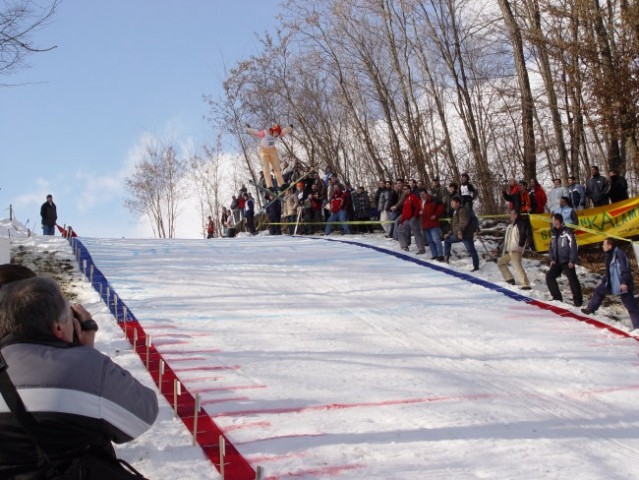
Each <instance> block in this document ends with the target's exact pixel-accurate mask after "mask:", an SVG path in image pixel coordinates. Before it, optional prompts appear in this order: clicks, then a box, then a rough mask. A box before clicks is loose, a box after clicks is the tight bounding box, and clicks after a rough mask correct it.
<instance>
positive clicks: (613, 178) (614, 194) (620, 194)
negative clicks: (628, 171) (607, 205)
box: [608, 170, 628, 203]
mask: <svg viewBox="0 0 639 480" xmlns="http://www.w3.org/2000/svg"><path fill="white" fill-rule="evenodd" d="M608 175H610V192H609V193H608V194H609V195H610V202H611V203H615V202H621V201H622V200H628V182H627V181H626V178H625V177H624V176H623V175H619V172H617V170H610V172H608Z"/></svg>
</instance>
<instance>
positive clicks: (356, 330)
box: [82, 236, 639, 480]
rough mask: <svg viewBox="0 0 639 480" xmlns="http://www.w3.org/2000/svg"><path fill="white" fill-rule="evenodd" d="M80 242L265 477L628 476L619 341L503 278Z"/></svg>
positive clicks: (352, 257)
mask: <svg viewBox="0 0 639 480" xmlns="http://www.w3.org/2000/svg"><path fill="white" fill-rule="evenodd" d="M332 238H333V237H331V239H332ZM346 238H348V239H349V240H352V239H353V238H354V237H345V239H346ZM360 240H362V239H360ZM82 241H83V243H84V245H85V246H86V247H87V248H88V249H89V251H90V253H91V255H92V257H93V260H94V261H95V263H96V265H97V266H98V267H99V268H100V269H101V271H102V273H104V274H105V275H106V277H107V278H108V280H109V281H110V283H111V285H112V286H113V287H114V288H115V290H116V291H117V292H118V294H119V296H120V298H122V300H124V301H125V302H126V304H127V305H128V307H129V308H130V309H131V310H132V311H133V312H134V314H135V316H136V317H137V319H138V320H139V321H140V323H141V324H142V326H143V327H144V328H145V330H146V331H147V333H150V334H151V335H152V336H153V341H154V345H155V347H156V348H157V349H158V350H159V351H160V352H161V353H162V354H163V355H164V357H165V358H166V359H167V360H168V362H169V364H171V365H172V367H173V368H174V370H175V371H177V372H178V375H179V376H180V378H181V380H182V381H183V383H184V385H185V386H186V387H187V388H188V389H189V390H190V391H191V392H193V393H199V394H200V395H201V397H202V403H203V407H204V409H205V410H206V411H207V412H208V413H209V415H211V416H212V417H214V419H215V421H216V422H217V423H218V424H219V425H220V426H221V427H222V428H223V429H224V431H225V433H226V434H227V435H228V436H229V438H231V440H232V442H233V443H234V445H235V446H236V447H237V448H238V449H239V450H240V452H241V453H242V454H243V455H244V456H245V457H246V458H247V459H248V460H249V461H250V462H251V463H252V464H253V465H261V466H263V467H264V468H265V471H266V476H267V478H270V479H285V478H303V479H320V478H340V479H362V478H379V479H402V480H403V479H416V478H422V477H426V478H438V479H446V478H455V479H475V478H549V479H560V478H561V479H564V478H565V477H566V475H571V476H572V477H574V478H579V479H604V478H606V479H607V478H619V479H622V478H623V479H625V478H628V479H630V478H637V474H636V464H637V462H638V461H639V413H638V412H637V409H636V398H637V390H639V381H638V380H637V376H636V375H633V371H634V369H635V368H636V367H637V366H638V365H639V362H638V361H637V346H638V344H637V342H636V340H635V339H633V338H624V337H622V336H618V335H614V334H612V333H610V332H608V331H605V330H600V329H597V328H594V327H593V326H591V325H588V324H585V323H581V322H578V321H576V320H575V319H573V318H565V317H561V316H558V315H556V314H554V313H552V312H551V311H548V310H543V309H540V308H538V307H537V306H535V305H532V304H527V303H525V302H523V301H518V300H517V299H516V298H515V299H514V298H511V297H509V296H507V295H505V294H504V293H503V292H513V291H514V290H513V289H509V288H506V287H505V284H503V282H500V286H499V288H500V289H502V290H503V291H499V289H498V290H495V289H490V288H486V287H484V286H481V285H477V284H473V283H471V282H468V281H466V280H464V279H463V278H460V277H459V276H456V275H458V272H459V269H456V268H455V267H450V268H449V267H442V266H440V264H437V265H436V266H435V268H432V267H431V266H432V265H434V264H432V263H430V262H421V261H418V262H417V263H416V262H414V261H413V260H415V257H414V256H412V255H409V256H407V257H406V259H404V258H400V257H398V256H396V255H397V252H396V250H397V246H396V244H394V243H390V242H386V241H384V240H382V239H380V238H378V237H372V236H369V237H366V239H365V240H363V241H365V242H367V243H368V244H371V245H374V246H376V248H377V249H371V248H362V247H359V246H355V245H350V244H345V243H341V242H335V241H327V240H326V239H317V238H316V239H314V238H290V237H268V236H259V237H241V238H234V239H216V240H213V241H202V240H163V241H162V240H105V239H99V240H98V239H82ZM380 249H381V250H385V249H388V251H389V252H390V253H392V254H385V253H384V252H382V251H380ZM406 260H409V261H406ZM463 262H464V261H458V264H462V263H463ZM495 271H496V267H495V266H494V264H489V265H483V266H482V271H480V272H477V275H475V274H473V276H474V277H476V278H481V277H482V276H483V277H484V278H489V279H493V280H498V277H497V276H496V274H495ZM451 273H455V274H456V275H451ZM464 275H470V274H467V273H465V274H464ZM541 290H542V288H541V286H540V285H537V286H536V289H535V290H534V291H533V292H532V294H533V295H538V296H541ZM514 296H515V297H517V294H515V295H514ZM563 306H567V305H563ZM96 308H97V306H96ZM573 311H576V310H575V309H573ZM167 442H168V440H167ZM169 477H170V476H166V475H162V477H161V478H169ZM158 478H159V477H158ZM180 478H187V477H182V476H180Z"/></svg>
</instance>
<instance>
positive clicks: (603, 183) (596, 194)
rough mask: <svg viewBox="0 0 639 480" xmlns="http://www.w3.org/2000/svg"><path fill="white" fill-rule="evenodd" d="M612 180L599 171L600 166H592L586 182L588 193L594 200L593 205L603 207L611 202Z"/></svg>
mask: <svg viewBox="0 0 639 480" xmlns="http://www.w3.org/2000/svg"><path fill="white" fill-rule="evenodd" d="M609 193H610V182H608V179H607V178H606V177H604V176H603V175H601V174H600V173H599V167H596V166H592V167H590V178H589V179H588V181H587V182H586V194H587V195H588V196H589V197H590V200H592V206H593V207H601V206H604V205H608V204H609V203H610V197H609V196H608V195H609Z"/></svg>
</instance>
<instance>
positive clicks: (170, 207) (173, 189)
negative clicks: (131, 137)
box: [124, 139, 187, 238]
mask: <svg viewBox="0 0 639 480" xmlns="http://www.w3.org/2000/svg"><path fill="white" fill-rule="evenodd" d="M186 172H187V166H186V163H185V162H184V161H183V160H182V159H180V158H179V157H178V153H177V147H176V146H175V145H174V144H172V143H162V142H160V141H158V140H157V139H153V140H152V141H150V142H149V144H148V145H147V147H146V151H145V155H144V158H142V160H140V162H138V163H137V164H136V166H135V171H134V172H133V174H132V175H131V176H130V177H128V178H126V179H125V187H126V189H127V190H128V192H129V194H130V195H131V196H132V198H131V199H127V200H125V202H124V204H125V206H126V207H127V208H128V209H129V210H130V211H132V212H135V213H138V214H141V215H146V216H147V217H148V219H149V221H150V222H151V227H152V229H153V234H154V235H155V236H156V237H158V238H175V225H176V220H177V215H178V211H179V204H180V202H181V201H182V200H183V197H184V183H183V180H184V177H185V175H186Z"/></svg>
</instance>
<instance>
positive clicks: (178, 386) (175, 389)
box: [173, 378, 182, 417]
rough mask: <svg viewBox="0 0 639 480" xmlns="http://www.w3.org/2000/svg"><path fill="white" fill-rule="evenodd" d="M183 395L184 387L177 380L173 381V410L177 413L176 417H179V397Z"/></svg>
mask: <svg viewBox="0 0 639 480" xmlns="http://www.w3.org/2000/svg"><path fill="white" fill-rule="evenodd" d="M180 395H182V386H181V384H180V381H179V380H178V379H177V378H176V379H174V380H173V410H174V411H175V416H176V417H177V416H178V397H179V396H180Z"/></svg>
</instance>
